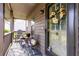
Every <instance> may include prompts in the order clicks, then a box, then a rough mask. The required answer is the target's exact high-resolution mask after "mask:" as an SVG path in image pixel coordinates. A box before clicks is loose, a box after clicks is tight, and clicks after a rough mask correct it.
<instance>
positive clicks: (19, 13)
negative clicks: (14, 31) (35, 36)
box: [4, 3, 37, 19]
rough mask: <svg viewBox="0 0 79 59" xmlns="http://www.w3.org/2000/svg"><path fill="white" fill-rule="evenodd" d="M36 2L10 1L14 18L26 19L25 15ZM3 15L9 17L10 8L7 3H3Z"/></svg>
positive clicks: (33, 7) (31, 9)
mask: <svg viewBox="0 0 79 59" xmlns="http://www.w3.org/2000/svg"><path fill="white" fill-rule="evenodd" d="M36 6H37V4H35V3H11V7H12V10H13V15H14V18H19V19H26V17H27V16H28V15H29V14H30V13H31V12H32V11H33V9H35V7H36ZM4 17H5V18H7V19H9V18H10V8H9V6H8V4H7V3H6V4H5V12H4Z"/></svg>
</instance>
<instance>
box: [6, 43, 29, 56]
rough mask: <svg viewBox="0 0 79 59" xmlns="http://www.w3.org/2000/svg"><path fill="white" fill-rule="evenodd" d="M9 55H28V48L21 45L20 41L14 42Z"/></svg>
mask: <svg viewBox="0 0 79 59" xmlns="http://www.w3.org/2000/svg"><path fill="white" fill-rule="evenodd" d="M7 56H28V53H27V50H25V49H24V48H22V47H21V45H20V43H19V42H13V44H12V46H11V47H10V48H9V51H8V54H7Z"/></svg>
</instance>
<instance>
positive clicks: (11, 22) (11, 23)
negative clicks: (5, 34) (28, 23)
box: [10, 10, 14, 32]
mask: <svg viewBox="0 0 79 59" xmlns="http://www.w3.org/2000/svg"><path fill="white" fill-rule="evenodd" d="M10 16H11V20H10V29H11V32H13V31H14V17H13V10H10Z"/></svg>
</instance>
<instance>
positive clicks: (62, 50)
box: [49, 4, 67, 55]
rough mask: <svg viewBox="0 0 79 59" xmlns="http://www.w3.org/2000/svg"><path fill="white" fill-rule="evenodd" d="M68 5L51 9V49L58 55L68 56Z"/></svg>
mask: <svg viewBox="0 0 79 59" xmlns="http://www.w3.org/2000/svg"><path fill="white" fill-rule="evenodd" d="M66 11H67V8H66V4H53V5H52V6H50V7H49V47H50V48H51V51H52V52H54V53H55V54H57V55H67V47H66V45H67V42H66V41H67V17H66V16H67V15H66Z"/></svg>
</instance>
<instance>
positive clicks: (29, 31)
mask: <svg viewBox="0 0 79 59" xmlns="http://www.w3.org/2000/svg"><path fill="white" fill-rule="evenodd" d="M28 33H31V21H28Z"/></svg>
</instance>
